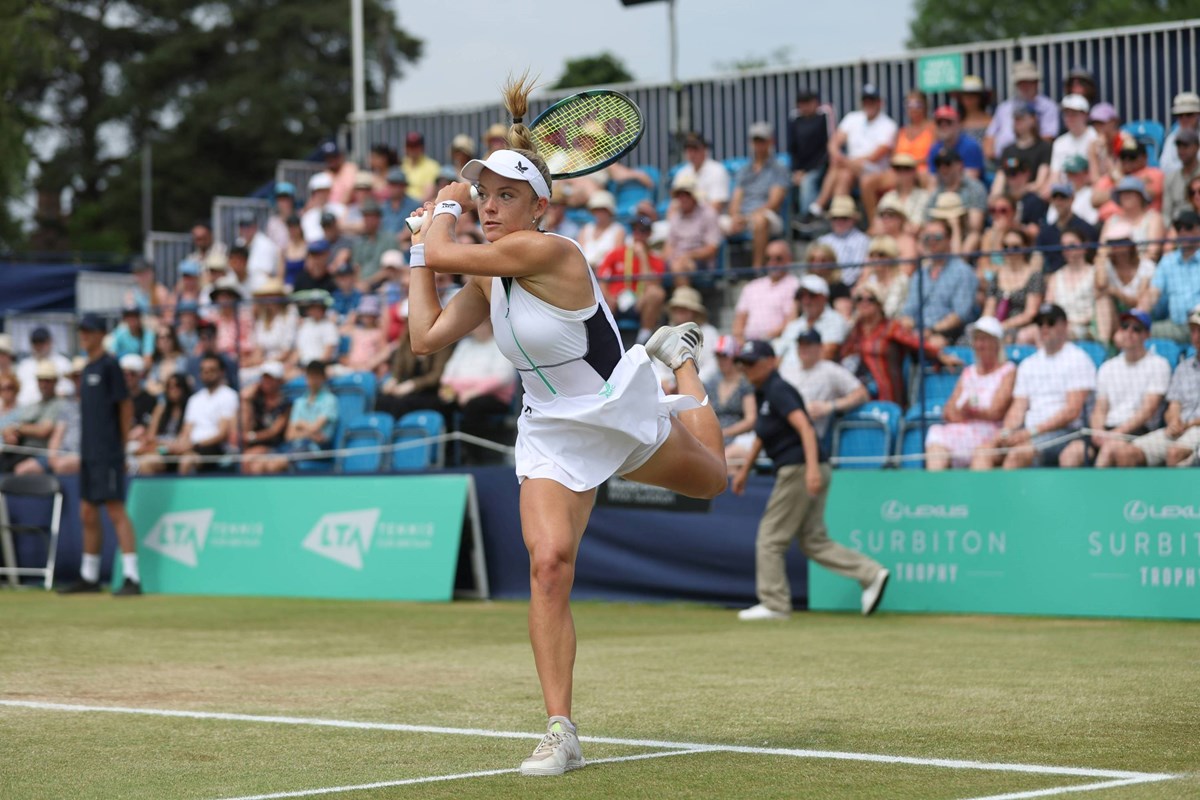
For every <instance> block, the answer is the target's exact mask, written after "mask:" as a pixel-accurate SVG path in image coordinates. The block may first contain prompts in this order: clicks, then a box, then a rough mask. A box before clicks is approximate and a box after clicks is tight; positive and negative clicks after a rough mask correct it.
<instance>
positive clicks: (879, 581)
mask: <svg viewBox="0 0 1200 800" xmlns="http://www.w3.org/2000/svg"><path fill="white" fill-rule="evenodd" d="M890 575H891V573H890V572H888V571H887V570H886V569H883V568H882V567H881V568H880V569H879V572H876V573H875V579H874V580H872V581H871V583H870V584H868V585H867V588H865V589H863V593H862V613H863V616H864V617H869V616H871V615H872V614H874V613H875V609H877V608H879V604H880V603H881V602H882V601H883V590H884V589H886V588H887V582H888V576H890Z"/></svg>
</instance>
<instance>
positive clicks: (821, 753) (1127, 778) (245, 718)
mask: <svg viewBox="0 0 1200 800" xmlns="http://www.w3.org/2000/svg"><path fill="white" fill-rule="evenodd" d="M0 706H8V707H10V708H30V709H37V710H43V711H68V712H102V713H112V714H137V715H142V716H153V717H177V718H185V719H202V720H220V721H227V722H256V723H268V724H278V725H311V726H317V727H328V728H350V729H357V730H383V731H398V732H403V733H432V734H444V735H452V736H486V737H491V738H502V739H538V738H541V734H540V733H524V732H520V731H496V730H488V729H484V728H446V727H439V726H432V725H404V724H400V723H390V722H355V721H351V720H334V719H321V718H310V717H285V716H262V715H253V714H230V713H221V712H213V711H180V710H174V709H160V708H132V707H124V706H87V705H77V704H68V703H46V702H40V701H33V700H0ZM579 739H580V741H583V742H594V743H597V744H613V745H627V746H630V747H644V748H652V749H669V750H676V751H691V752H725V753H744V754H748V755H766V756H790V757H793V758H822V759H835V760H843V761H867V762H874V763H883V764H908V765H912V766H923V767H943V768H947V769H972V770H990V771H998V772H1020V773H1028V774H1036V775H1068V776H1075V777H1084V778H1109V779H1113V780H1114V781H1122V782H1128V783H1148V782H1151V781H1165V780H1171V779H1173V778H1177V777H1179V776H1177V775H1171V774H1167V773H1150V772H1132V771H1128V770H1110V769H1092V768H1084V767H1058V766H1048V765H1040V764H1005V763H998V762H987V761H963V760H957V759H945V758H914V757H911V756H892V755H883V754H877V753H850V752H840V751H833V750H797V749H790V748H770V747H745V746H740V745H719V744H704V743H700V742H668V741H658V740H653V739H621V738H612V737H605V736H580V737H579ZM1108 785H1109V784H1108V783H1105V784H1092V785H1091V787H1090V788H1087V789H1084V788H1082V787H1074V786H1073V787H1061V788H1058V789H1053V790H1041V791H1043V794H1035V795H1030V794H1027V793H1026V794H1020V793H1019V794H1016V795H1000V796H997V797H994V798H987V799H986V800H1000V798H1001V797H1002V798H1005V800H1007V798H1018V797H1027V796H1028V797H1040V796H1044V792H1047V791H1050V792H1054V793H1057V794H1061V793H1064V792H1065V791H1067V790H1070V791H1091V790H1092V789H1098V788H1107V787H1108ZM1112 785H1117V784H1115V783H1114V784H1112ZM1121 785H1124V783H1122V784H1121ZM288 796H292V795H288ZM978 800H985V799H984V798H978Z"/></svg>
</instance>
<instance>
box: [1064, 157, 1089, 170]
mask: <svg viewBox="0 0 1200 800" xmlns="http://www.w3.org/2000/svg"><path fill="white" fill-rule="evenodd" d="M1087 171H1088V162H1087V159H1086V158H1084V157H1083V156H1079V155H1075V156H1068V157H1067V160H1066V161H1064V162H1063V172H1066V173H1068V174H1071V173H1079V172H1087Z"/></svg>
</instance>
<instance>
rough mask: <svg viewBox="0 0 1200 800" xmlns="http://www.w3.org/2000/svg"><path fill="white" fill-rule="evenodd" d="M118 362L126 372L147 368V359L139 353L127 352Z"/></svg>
mask: <svg viewBox="0 0 1200 800" xmlns="http://www.w3.org/2000/svg"><path fill="white" fill-rule="evenodd" d="M117 363H118V364H120V365H121V369H123V370H125V371H126V372H144V371H145V369H146V360H145V359H144V358H142V357H141V356H139V355H138V354H137V353H126V354H125V355H123V356H121V360H120V361H118V362H117Z"/></svg>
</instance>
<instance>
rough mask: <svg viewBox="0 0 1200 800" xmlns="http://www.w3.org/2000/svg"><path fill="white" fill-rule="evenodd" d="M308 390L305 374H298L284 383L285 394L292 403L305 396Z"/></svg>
mask: <svg viewBox="0 0 1200 800" xmlns="http://www.w3.org/2000/svg"><path fill="white" fill-rule="evenodd" d="M307 391H308V383H307V382H306V381H305V380H304V376H303V375H297V376H296V377H294V378H292V379H291V380H290V381H288V382H287V383H285V384H284V385H283V396H284V397H286V398H287V399H288V401H289V402H292V403H294V402H296V401H297V400H299V399H300V398H301V397H303V396H304V393H305V392H307Z"/></svg>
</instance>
